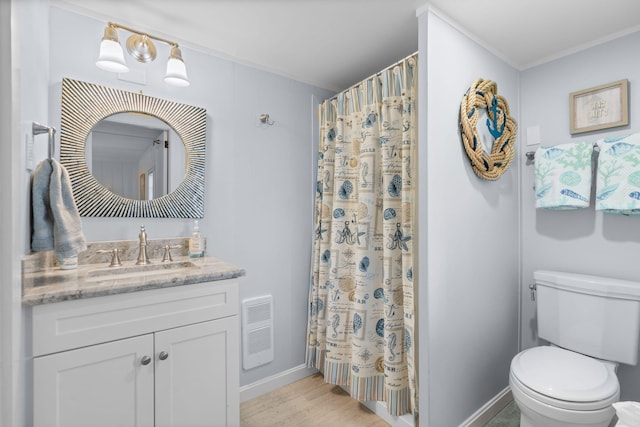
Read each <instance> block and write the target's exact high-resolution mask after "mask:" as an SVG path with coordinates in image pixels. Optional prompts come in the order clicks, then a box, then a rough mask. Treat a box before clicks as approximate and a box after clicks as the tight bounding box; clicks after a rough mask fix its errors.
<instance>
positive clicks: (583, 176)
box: [535, 141, 593, 209]
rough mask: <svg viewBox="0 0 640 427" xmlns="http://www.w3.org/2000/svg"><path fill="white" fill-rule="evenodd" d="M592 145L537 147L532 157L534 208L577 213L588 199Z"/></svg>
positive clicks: (589, 193) (577, 143)
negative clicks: (533, 167) (533, 161)
mask: <svg viewBox="0 0 640 427" xmlns="http://www.w3.org/2000/svg"><path fill="white" fill-rule="evenodd" d="M592 154H593V144H592V143H590V142H586V141H585V142H575V143H571V144H564V145H559V146H555V147H540V148H538V150H537V151H536V157H535V159H536V160H535V175H536V179H535V190H536V208H544V209H579V208H586V207H588V206H589V200H590V198H591V155H592Z"/></svg>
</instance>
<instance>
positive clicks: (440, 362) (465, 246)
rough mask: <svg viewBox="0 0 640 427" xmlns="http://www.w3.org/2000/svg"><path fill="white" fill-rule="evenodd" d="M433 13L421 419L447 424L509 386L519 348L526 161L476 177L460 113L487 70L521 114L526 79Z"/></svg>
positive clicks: (423, 115) (424, 160) (423, 167)
mask: <svg viewBox="0 0 640 427" xmlns="http://www.w3.org/2000/svg"><path fill="white" fill-rule="evenodd" d="M425 14H427V16H426V17H425V16H420V21H419V23H420V28H421V32H420V37H421V40H420V55H421V57H422V58H423V60H422V62H421V63H422V64H424V63H425V58H426V66H427V67H426V69H421V70H419V72H420V84H421V95H420V97H421V104H420V110H419V114H420V124H419V127H420V146H419V150H420V154H419V156H420V157H419V162H420V163H419V173H420V188H419V197H420V218H421V219H422V220H421V222H420V241H419V245H420V255H419V257H420V260H419V283H420V285H419V287H420V289H419V293H420V297H419V298H420V308H419V310H420V313H419V317H420V320H419V322H420V329H421V332H420V388H421V391H420V396H421V402H422V403H421V415H420V416H421V419H420V425H422V426H424V425H428V426H436V427H439V426H453V425H458V424H460V422H462V421H464V420H465V419H466V418H467V417H469V415H471V414H472V413H473V412H475V411H476V409H478V408H479V407H481V406H482V405H483V404H485V403H486V402H487V401H489V400H490V399H491V398H493V397H494V396H495V395H496V394H498V393H499V392H500V391H501V390H503V389H504V388H505V387H506V386H507V385H508V376H509V365H510V362H511V358H512V357H513V355H515V354H516V353H517V341H518V340H517V333H518V326H517V321H518V312H517V307H518V293H517V292H518V277H519V276H518V272H519V270H518V264H519V260H518V242H519V239H518V235H519V232H518V227H519V224H518V195H519V186H518V173H519V165H518V163H517V162H514V163H513V164H512V165H511V167H510V168H509V169H508V170H507V171H506V173H505V174H504V175H503V176H502V177H501V178H500V179H499V180H497V181H484V180H481V179H480V178H478V177H477V176H476V175H475V174H474V172H473V171H472V169H471V166H470V164H469V161H468V159H467V156H466V154H465V151H464V148H463V145H462V142H461V139H460V134H459V132H458V113H459V108H460V101H461V99H462V96H463V95H464V93H465V92H466V90H467V89H468V88H469V86H471V84H472V83H473V81H474V80H475V79H477V78H479V77H482V78H484V79H489V80H493V81H495V82H497V84H498V93H499V94H500V95H502V96H504V97H505V98H506V99H507V101H508V103H509V106H510V108H511V115H512V116H513V117H514V118H516V121H517V120H518V115H519V108H518V104H519V94H518V84H519V81H518V72H517V71H516V70H515V69H513V68H511V67H510V66H508V65H506V64H504V63H503V62H502V61H500V60H499V59H498V58H497V57H495V56H494V55H492V54H491V53H489V52H488V51H487V50H485V49H483V48H482V47H481V46H479V45H478V44H476V43H475V42H474V41H472V40H471V39H470V38H468V37H466V36H465V35H463V34H462V33H460V32H459V31H457V30H456V29H455V28H453V27H452V26H451V25H449V24H448V23H446V22H445V21H444V20H443V19H441V18H439V17H438V16H437V15H436V14H435V13H432V12H428V11H427V12H425ZM425 26H426V31H425V28H424V27H425ZM423 38H426V43H425V40H423ZM425 82H426V86H427V87H426V93H425V92H424V90H425V88H424V84H425ZM425 96H426V106H425V104H424V98H425ZM425 108H426V110H427V111H425ZM425 218H428V220H425ZM425 400H426V402H425ZM425 403H426V405H425Z"/></svg>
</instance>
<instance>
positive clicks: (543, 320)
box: [533, 271, 640, 365]
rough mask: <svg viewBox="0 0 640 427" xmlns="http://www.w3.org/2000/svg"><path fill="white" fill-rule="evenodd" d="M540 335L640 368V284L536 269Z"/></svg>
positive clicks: (558, 343)
mask: <svg viewBox="0 0 640 427" xmlns="http://www.w3.org/2000/svg"><path fill="white" fill-rule="evenodd" d="M533 277H534V279H535V283H536V290H537V291H536V297H537V298H536V300H537V314H538V336H539V337H540V338H543V339H545V340H547V341H549V342H550V343H552V344H555V345H557V346H559V347H563V348H566V349H568V350H572V351H575V352H578V353H582V354H586V355H588V356H592V357H596V358H599V359H604V360H610V361H614V362H620V363H626V364H629V365H636V364H637V363H638V340H639V339H640V282H631V281H627V280H619V279H611V278H606V277H598V276H588V275H584V274H573V273H563V272H558V271H536V272H534V274H533Z"/></svg>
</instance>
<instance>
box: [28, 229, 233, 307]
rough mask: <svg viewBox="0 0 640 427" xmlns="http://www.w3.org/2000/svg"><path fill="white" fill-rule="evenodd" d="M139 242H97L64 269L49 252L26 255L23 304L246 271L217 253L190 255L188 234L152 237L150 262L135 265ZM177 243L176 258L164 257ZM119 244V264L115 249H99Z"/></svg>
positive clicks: (222, 277) (185, 282)
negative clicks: (167, 248) (115, 262)
mask: <svg viewBox="0 0 640 427" xmlns="http://www.w3.org/2000/svg"><path fill="white" fill-rule="evenodd" d="M137 244H138V242H137V241H117V242H94V243H88V244H87V250H86V251H84V252H82V253H80V255H79V256H78V267H77V268H75V269H72V270H63V269H61V268H60V267H58V266H57V265H56V261H55V258H54V256H53V253H52V252H51V251H48V252H38V253H33V254H29V255H27V256H26V257H25V258H24V259H23V260H22V303H23V304H25V305H39V304H48V303H54V302H60V301H68V300H77V299H83V298H93V297H99V296H105V295H114V294H121V293H127V292H137V291H144V290H149V289H157V288H167V287H172V286H182V285H190V284H194V283H202V282H214V281H217V280H225V279H233V278H236V277H241V276H244V275H245V271H244V270H243V269H241V268H239V267H236V266H235V265H233V264H230V263H228V262H225V261H221V260H219V259H217V258H214V257H209V256H205V257H202V258H189V257H188V256H187V255H186V251H187V249H186V248H187V247H188V240H187V239H163V240H157V241H152V242H149V245H148V254H149V259H150V260H151V264H149V265H146V266H139V265H136V258H134V255H135V257H137V251H138V248H137ZM165 245H169V246H173V247H174V249H172V255H173V261H169V262H161V259H162V254H163V252H164V249H163V247H164V246H165ZM113 248H118V250H119V253H120V260H121V261H122V266H121V267H109V262H110V260H111V254H110V253H107V254H97V253H96V251H98V250H105V249H106V250H112V249H113Z"/></svg>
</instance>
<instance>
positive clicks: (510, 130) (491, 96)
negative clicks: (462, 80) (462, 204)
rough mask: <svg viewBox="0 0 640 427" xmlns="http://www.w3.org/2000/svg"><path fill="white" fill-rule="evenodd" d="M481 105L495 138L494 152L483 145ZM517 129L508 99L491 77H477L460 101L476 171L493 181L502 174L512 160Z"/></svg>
mask: <svg viewBox="0 0 640 427" xmlns="http://www.w3.org/2000/svg"><path fill="white" fill-rule="evenodd" d="M482 108H484V109H486V110H487V115H488V116H489V118H488V119H487V127H488V128H489V132H490V133H491V135H492V136H493V138H494V142H493V147H492V148H491V154H489V153H487V152H485V150H484V149H483V147H482V144H481V143H480V137H479V136H478V129H477V127H476V125H477V124H478V117H479V116H480V110H481V109H482ZM517 130H518V126H517V124H516V122H515V120H514V119H513V118H512V117H511V116H510V115H509V105H508V104H507V101H506V100H505V99H504V98H503V97H502V96H500V95H498V85H497V84H496V83H495V82H492V81H491V80H483V79H477V80H476V81H474V82H473V85H471V87H470V88H469V90H467V93H465V94H464V98H462V102H461V103H460V134H461V135H462V142H463V144H464V149H465V151H466V152H467V156H469V160H470V161H471V166H472V167H473V171H474V172H475V173H476V175H478V176H479V177H480V178H482V179H487V180H490V181H495V180H496V179H498V178H500V176H501V175H502V174H503V173H504V172H505V171H506V170H507V168H508V167H509V165H510V164H511V160H513V154H514V143H515V137H516V133H517Z"/></svg>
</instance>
